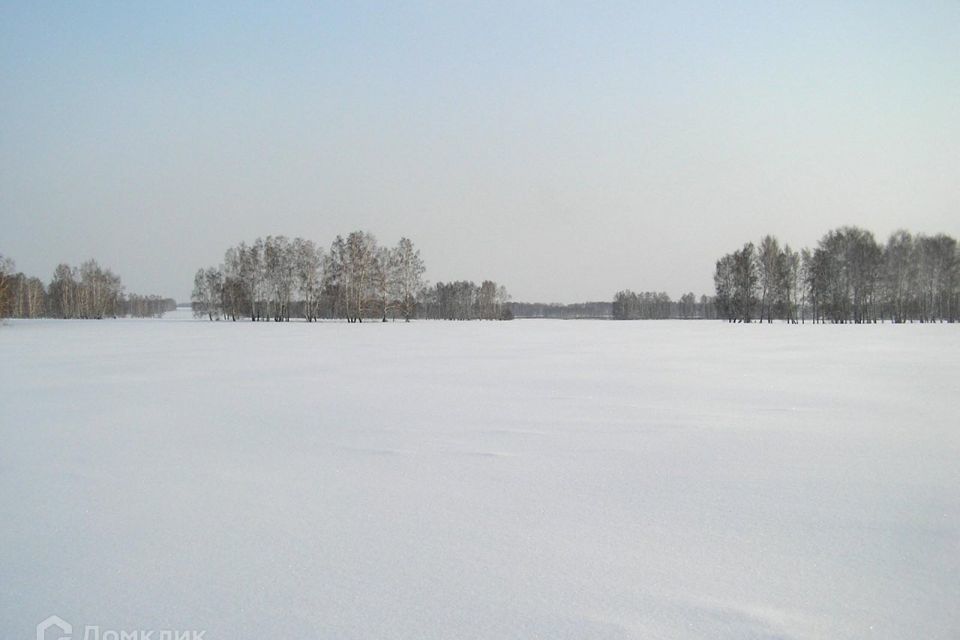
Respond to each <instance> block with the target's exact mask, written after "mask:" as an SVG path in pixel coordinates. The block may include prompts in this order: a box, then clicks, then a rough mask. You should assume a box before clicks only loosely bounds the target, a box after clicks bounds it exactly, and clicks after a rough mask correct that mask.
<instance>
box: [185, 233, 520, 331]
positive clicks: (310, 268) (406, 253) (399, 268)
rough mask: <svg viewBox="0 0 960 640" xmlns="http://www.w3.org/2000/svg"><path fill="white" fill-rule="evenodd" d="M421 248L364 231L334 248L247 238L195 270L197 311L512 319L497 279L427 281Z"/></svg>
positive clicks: (210, 314) (214, 316)
mask: <svg viewBox="0 0 960 640" xmlns="http://www.w3.org/2000/svg"><path fill="white" fill-rule="evenodd" d="M425 271H426V266H425V265H424V262H423V259H422V258H421V257H420V251H419V250H418V249H416V248H414V246H413V242H411V241H410V240H409V239H408V238H401V239H400V242H399V243H397V245H396V246H394V247H388V246H380V245H379V244H378V243H377V239H376V237H374V236H373V235H372V234H371V233H368V232H365V231H354V232H352V233H350V234H349V235H347V237H346V238H344V237H343V236H337V237H336V238H335V239H334V240H333V242H332V243H331V245H330V248H329V250H326V251H325V250H324V249H323V247H321V246H319V245H317V244H315V243H314V242H313V241H311V240H305V239H303V238H294V239H292V240H290V239H288V238H286V237H285V236H267V237H266V238H257V239H256V240H254V241H253V242H252V243H250V244H246V243H243V242H241V243H240V244H239V245H237V246H236V247H230V248H228V249H227V250H226V252H225V254H224V259H223V263H222V264H220V265H219V266H216V267H207V268H202V269H200V270H198V271H197V273H196V276H195V277H194V286H193V294H192V297H191V301H192V307H193V312H194V315H196V316H197V317H206V318H208V319H210V320H220V319H225V320H233V321H236V320H240V319H244V318H246V319H249V320H252V321H254V322H256V321H270V320H273V321H275V322H289V321H290V319H291V318H303V319H305V320H306V321H308V322H313V321H315V320H319V319H323V318H342V319H345V320H346V321H347V322H351V323H352V322H363V321H364V320H380V321H382V322H386V321H387V320H395V319H403V320H405V321H407V322H409V321H410V320H411V319H413V318H430V319H437V320H476V319H480V320H510V319H512V318H513V315H512V312H511V309H510V307H509V306H508V305H507V302H508V301H509V300H510V296H509V295H508V294H507V290H506V289H505V288H504V287H503V286H502V285H498V284H497V283H496V282H493V281H492V280H484V281H483V282H481V283H480V284H479V285H478V284H476V283H474V282H471V281H463V280H461V281H456V282H446V283H444V282H438V283H436V284H435V285H433V286H426V283H425V281H424V280H423V274H424V272H425Z"/></svg>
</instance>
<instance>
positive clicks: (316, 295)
mask: <svg viewBox="0 0 960 640" xmlns="http://www.w3.org/2000/svg"><path fill="white" fill-rule="evenodd" d="M425 272H426V265H425V264H424V261H423V259H422V258H421V256H420V251H419V250H418V249H416V248H415V247H414V245H413V242H412V241H411V240H409V239H408V238H401V239H400V241H399V242H398V243H397V244H396V245H395V246H381V245H380V244H379V243H378V242H377V239H376V238H375V237H374V236H373V235H372V234H370V233H368V232H365V231H354V232H352V233H350V234H348V235H347V236H346V237H343V236H337V237H336V238H335V239H334V240H333V242H332V243H331V244H330V247H329V248H328V249H324V248H323V247H321V246H319V245H317V244H316V243H314V242H313V241H311V240H305V239H303V238H293V239H292V240H291V239H288V238H286V237H285V236H267V237H266V238H257V239H256V240H254V241H253V242H252V243H249V244H247V243H245V242H241V243H240V244H238V245H237V246H234V247H230V248H228V249H227V250H226V252H225V253H224V258H223V262H222V263H220V264H219V265H218V266H211V267H206V268H201V269H199V270H198V271H197V272H196V275H195V277H194V283H193V284H194V286H193V294H192V296H191V308H192V310H193V313H194V315H195V316H196V317H203V318H207V319H209V320H211V321H213V320H231V321H236V320H243V319H246V320H251V321H254V322H259V321H274V322H288V321H289V320H290V319H291V318H301V319H304V320H306V321H308V322H313V321H316V320H320V319H345V320H346V321H347V322H350V323H354V322H363V321H364V320H368V321H369V320H375V321H383V322H386V321H388V320H397V319H401V320H405V321H410V320H411V319H415V318H423V319H436V320H478V319H480V320H512V319H514V318H552V319H571V320H573V319H588V318H593V319H615V320H645V319H650V320H655V319H717V318H722V319H726V320H728V321H729V322H744V323H746V322H753V321H755V320H759V321H760V322H763V321H766V322H768V323H769V322H773V321H774V320H781V321H784V322H787V323H805V322H812V323H828V322H829V323H835V324H841V323H854V324H862V323H876V322H887V321H889V322H894V323H904V322H957V321H958V320H960V248H958V245H957V241H956V240H955V239H954V238H952V237H950V236H948V235H945V234H936V235H933V236H927V235H922V234H918V235H912V234H911V233H909V232H907V231H897V232H895V233H893V234H892V235H891V236H890V238H889V239H888V240H887V242H886V244H882V245H881V244H880V243H878V242H877V241H876V240H875V238H874V236H873V234H872V233H871V232H870V231H867V230H864V229H861V228H859V227H849V226H848V227H841V228H838V229H835V230H833V231H830V232H828V233H827V234H826V235H824V236H823V237H822V238H821V239H820V241H819V242H818V244H817V246H816V247H815V248H813V249H808V248H803V249H800V250H799V251H796V250H794V249H792V248H791V247H790V245H789V244H784V245H782V246H781V244H780V242H779V240H778V239H777V238H775V237H774V236H772V235H767V236H764V237H763V238H762V239H761V240H760V242H759V243H758V244H757V245H754V244H753V243H752V242H748V243H746V244H744V245H743V246H742V247H741V248H740V249H738V250H736V251H733V252H732V253H728V254H726V255H724V256H723V257H721V258H720V259H719V260H717V261H716V265H715V270H714V278H713V279H714V286H715V290H716V295H715V296H707V295H701V296H699V297H697V296H696V295H695V294H694V293H692V292H690V293H686V294H683V295H682V296H680V298H679V299H677V300H674V299H671V297H670V296H669V295H668V294H667V293H665V292H662V291H660V292H655V291H644V292H639V293H638V292H634V291H631V290H629V289H626V290H622V291H618V292H617V293H616V295H615V296H614V297H613V300H612V301H611V302H607V301H594V302H582V303H575V304H557V303H530V302H514V301H511V299H510V295H509V294H508V293H507V290H506V288H505V287H504V286H503V285H501V284H498V283H496V282H494V281H492V280H483V281H481V282H480V284H477V283H475V282H472V281H467V280H458V281H451V282H437V283H435V284H428V283H427V282H426V281H425V280H424V278H423V276H424V273H425ZM175 308H176V303H175V302H174V300H172V299H170V298H164V297H161V296H158V295H137V294H133V293H125V292H124V287H123V285H122V283H121V280H120V277H119V276H118V275H116V274H115V273H113V272H112V271H111V270H110V269H105V268H102V267H101V266H100V265H99V264H98V263H97V262H96V261H95V260H88V261H87V262H84V263H83V264H82V265H80V267H79V268H77V267H71V266H70V265H67V264H60V265H59V266H57V268H56V270H55V271H54V274H53V278H52V279H51V281H50V283H49V284H46V285H45V284H44V283H43V281H41V280H40V279H39V278H36V277H28V276H26V275H24V274H23V273H19V272H17V271H16V268H15V265H14V262H13V260H11V259H9V258H5V257H3V256H2V255H0V317H14V318H107V317H118V316H134V317H159V316H161V315H163V313H164V312H166V311H172V310H174V309H175Z"/></svg>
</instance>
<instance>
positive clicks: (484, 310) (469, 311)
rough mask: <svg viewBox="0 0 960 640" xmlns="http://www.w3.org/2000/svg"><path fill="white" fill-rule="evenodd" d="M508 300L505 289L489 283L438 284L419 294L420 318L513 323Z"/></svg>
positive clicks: (465, 281)
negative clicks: (421, 311)
mask: <svg viewBox="0 0 960 640" xmlns="http://www.w3.org/2000/svg"><path fill="white" fill-rule="evenodd" d="M509 301H510V296H509V294H507V290H506V288H505V287H503V286H502V285H498V284H497V283H496V282H494V281H492V280H484V281H483V282H482V283H481V284H480V285H479V286H477V285H476V284H474V283H473V282H470V281H467V280H458V281H456V282H448V283H443V282H438V283H437V284H436V285H434V286H433V287H431V288H429V289H424V290H423V291H422V292H421V295H420V305H421V308H422V309H423V317H425V318H431V319H434V320H512V319H513V311H512V310H511V309H510V307H509V306H508V305H507V303H508V302H509Z"/></svg>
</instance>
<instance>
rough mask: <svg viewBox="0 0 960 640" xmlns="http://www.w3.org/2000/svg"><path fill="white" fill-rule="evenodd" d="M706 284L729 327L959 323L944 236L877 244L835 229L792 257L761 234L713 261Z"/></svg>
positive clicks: (959, 272)
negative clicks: (776, 322)
mask: <svg viewBox="0 0 960 640" xmlns="http://www.w3.org/2000/svg"><path fill="white" fill-rule="evenodd" d="M714 285H715V286H716V294H717V295H716V300H717V308H718V311H719V313H720V315H721V317H724V318H726V319H728V320H729V321H730V322H750V321H752V320H753V319H755V318H756V319H759V320H760V321H761V322H762V321H763V320H766V321H767V322H773V320H774V319H775V318H777V319H782V320H784V321H786V322H790V323H797V322H805V321H807V320H810V321H811V322H815V323H817V322H819V323H823V322H831V323H856V324H862V323H874V322H878V321H880V322H885V321H887V320H889V321H891V322H896V323H902V322H955V321H957V320H960V251H958V246H957V241H956V240H955V239H954V238H951V237H950V236H948V235H945V234H937V235H933V236H927V235H922V234H918V235H916V236H914V235H911V234H910V233H909V232H907V231H902V230H901V231H897V232H895V233H893V234H892V235H891V236H890V238H889V239H888V240H887V242H886V244H883V245H881V244H880V243H878V242H877V241H876V239H875V238H874V236H873V234H872V233H871V232H870V231H867V230H864V229H861V228H859V227H841V228H839V229H835V230H833V231H830V232H828V233H827V234H825V235H824V236H823V237H822V238H821V239H820V241H819V243H818V244H817V246H816V248H814V249H813V250H810V249H801V250H800V251H794V250H792V249H791V248H790V245H784V246H783V247H781V246H780V243H779V241H778V240H777V239H776V238H775V237H773V236H770V235H768V236H764V237H763V238H762V239H761V241H760V244H759V245H757V246H754V245H753V243H750V242H748V243H747V244H745V245H744V246H743V247H742V248H740V249H739V250H737V251H734V252H733V253H729V254H727V255H725V256H723V257H722V258H720V259H719V260H718V261H717V263H716V269H715V271H714Z"/></svg>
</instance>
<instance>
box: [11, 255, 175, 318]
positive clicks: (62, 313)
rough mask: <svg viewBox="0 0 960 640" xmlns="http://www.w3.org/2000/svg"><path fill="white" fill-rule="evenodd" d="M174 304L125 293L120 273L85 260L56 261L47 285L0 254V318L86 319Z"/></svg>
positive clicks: (151, 312)
mask: <svg viewBox="0 0 960 640" xmlns="http://www.w3.org/2000/svg"><path fill="white" fill-rule="evenodd" d="M176 306H177V304H176V302H175V301H174V300H172V299H171V298H163V297H161V296H156V295H149V296H142V295H137V294H127V295H125V294H124V287H123V284H122V282H121V280H120V276H118V275H117V274H115V273H113V272H112V271H111V270H110V269H105V268H103V267H101V266H100V265H99V264H98V263H97V261H96V260H92V259H91V260H87V261H86V262H84V263H83V264H81V265H80V267H79V268H77V267H71V266H70V265H68V264H60V265H58V266H57V268H56V269H55V270H54V272H53V279H52V280H51V282H50V284H49V286H44V284H43V281H41V280H40V279H39V278H36V277H30V276H27V275H25V274H23V273H19V272H16V266H15V264H14V262H13V260H11V259H10V258H4V257H3V256H0V317H14V318H87V319H101V318H108V317H112V318H115V317H118V316H134V317H159V316H162V315H163V313H164V312H166V311H171V310H173V309H175V308H176Z"/></svg>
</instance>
